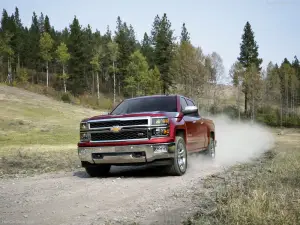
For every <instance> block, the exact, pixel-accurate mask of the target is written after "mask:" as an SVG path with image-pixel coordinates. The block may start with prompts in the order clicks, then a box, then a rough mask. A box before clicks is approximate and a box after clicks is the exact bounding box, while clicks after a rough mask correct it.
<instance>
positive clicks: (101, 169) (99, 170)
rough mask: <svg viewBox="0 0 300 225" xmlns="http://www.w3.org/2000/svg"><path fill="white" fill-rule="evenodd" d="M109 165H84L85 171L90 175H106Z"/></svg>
mask: <svg viewBox="0 0 300 225" xmlns="http://www.w3.org/2000/svg"><path fill="white" fill-rule="evenodd" d="M110 167H111V165H97V166H88V167H85V171H86V172H87V174H88V175H90V176H91V177H102V176H106V175H108V173H109V171H110Z"/></svg>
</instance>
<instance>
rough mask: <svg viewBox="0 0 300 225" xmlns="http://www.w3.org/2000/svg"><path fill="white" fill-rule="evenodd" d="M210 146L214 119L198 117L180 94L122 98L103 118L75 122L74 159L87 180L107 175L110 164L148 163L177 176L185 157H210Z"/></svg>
mask: <svg viewBox="0 0 300 225" xmlns="http://www.w3.org/2000/svg"><path fill="white" fill-rule="evenodd" d="M215 147H216V134H215V125H214V123H213V121H212V120H209V119H205V118H202V117H201V116H200V115H199V112H198V108H197V107H196V106H195V104H194V102H193V100H191V99H189V98H187V97H184V96H180V95H153V96H143V97H136V98H130V99H126V100H124V101H122V102H121V103H120V104H119V105H117V106H116V107H115V109H113V110H112V111H111V112H110V113H108V114H107V115H100V116H95V117H92V118H88V119H84V120H82V121H81V122H80V142H79V143H78V156H79V159H80V161H81V165H82V167H84V168H85V170H86V172H87V173H88V174H89V175H90V176H92V177H94V176H103V175H106V174H108V173H109V171H110V168H111V166H112V165H141V164H149V163H151V164H154V165H157V166H164V167H165V168H166V169H167V170H168V172H170V174H173V175H177V176H181V175H183V174H185V172H186V170H187V165H188V155H189V153H197V152H204V153H205V155H207V156H209V157H211V158H214V157H215ZM199 163H201V162H199Z"/></svg>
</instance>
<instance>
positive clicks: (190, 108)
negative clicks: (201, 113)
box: [182, 106, 198, 115]
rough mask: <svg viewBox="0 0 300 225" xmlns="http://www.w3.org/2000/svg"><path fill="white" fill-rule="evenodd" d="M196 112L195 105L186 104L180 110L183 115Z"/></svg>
mask: <svg viewBox="0 0 300 225" xmlns="http://www.w3.org/2000/svg"><path fill="white" fill-rule="evenodd" d="M196 112H198V108H197V106H186V107H185V109H184V110H183V111H182V113H183V114H184V115H187V114H192V113H196Z"/></svg>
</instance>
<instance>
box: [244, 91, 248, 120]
mask: <svg viewBox="0 0 300 225" xmlns="http://www.w3.org/2000/svg"><path fill="white" fill-rule="evenodd" d="M247 113H248V90H247V89H246V90H245V115H246V116H247Z"/></svg>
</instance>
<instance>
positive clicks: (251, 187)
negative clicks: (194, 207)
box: [185, 133, 300, 225]
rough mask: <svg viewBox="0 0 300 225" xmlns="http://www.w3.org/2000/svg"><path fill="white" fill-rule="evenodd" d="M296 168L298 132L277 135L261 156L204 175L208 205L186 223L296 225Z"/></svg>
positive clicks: (299, 176)
mask: <svg viewBox="0 0 300 225" xmlns="http://www.w3.org/2000/svg"><path fill="white" fill-rule="evenodd" d="M299 171H300V134H299V133H290V134H287V135H284V136H280V137H278V140H277V147H276V149H275V150H273V151H271V152H269V153H268V154H267V155H265V157H264V158H262V159H260V160H258V161H257V162H254V163H251V164H244V165H240V166H236V167H234V168H232V169H231V170H229V171H227V172H225V173H223V174H219V175H217V176H216V175H215V176H213V177H210V178H207V179H206V180H205V183H204V187H205V188H206V192H208V193H209V196H210V197H209V198H207V197H206V201H205V200H203V202H204V203H205V202H206V203H207V204H203V202H202V204H203V206H202V208H203V210H201V211H200V212H199V213H198V214H197V215H195V217H194V218H191V219H189V220H188V221H187V222H185V224H243V225H254V224H255V225H279V224H287V225H289V224H291V225H292V224H298V223H299V221H300V188H299V183H300V173H299ZM200 194H201V195H203V196H207V195H205V194H204V193H200Z"/></svg>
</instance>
